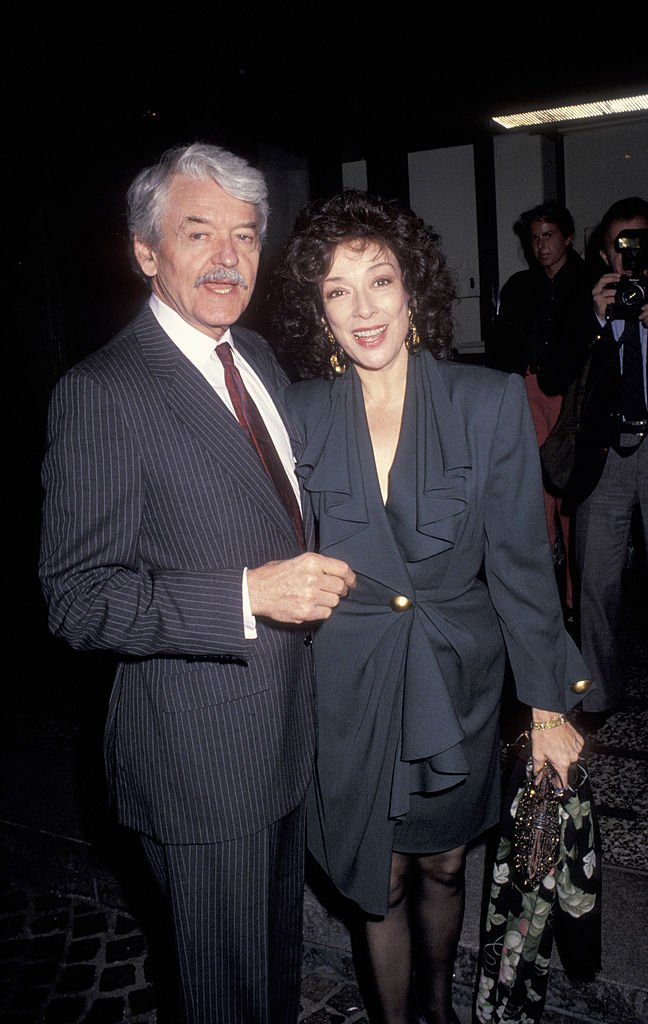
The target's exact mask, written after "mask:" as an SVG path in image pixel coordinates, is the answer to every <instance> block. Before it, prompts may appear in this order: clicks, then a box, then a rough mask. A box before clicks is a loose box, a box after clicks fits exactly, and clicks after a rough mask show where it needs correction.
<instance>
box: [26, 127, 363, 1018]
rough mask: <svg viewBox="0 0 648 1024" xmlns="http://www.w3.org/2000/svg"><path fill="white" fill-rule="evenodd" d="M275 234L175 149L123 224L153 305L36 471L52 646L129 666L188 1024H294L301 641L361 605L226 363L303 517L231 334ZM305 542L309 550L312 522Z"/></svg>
mask: <svg viewBox="0 0 648 1024" xmlns="http://www.w3.org/2000/svg"><path fill="white" fill-rule="evenodd" d="M266 217H267V193H266V187H265V183H264V180H263V178H262V176H261V175H260V173H259V172H258V171H256V170H254V169H252V168H250V167H249V166H248V165H247V164H246V163H245V161H243V160H241V159H240V158H238V157H236V156H234V155H233V154H230V153H227V152H226V151H224V150H221V149H218V148H217V147H213V146H208V145H204V144H194V145H193V146H190V147H186V148H185V147H178V148H176V149H174V150H171V151H169V152H168V153H167V154H165V155H164V156H163V158H162V160H161V161H160V163H159V164H157V165H156V166H154V167H151V168H147V169H146V170H145V171H143V172H142V173H141V174H140V175H138V177H137V178H136V179H135V181H134V182H133V184H132V186H131V188H130V190H129V226H130V230H131V236H132V241H133V249H134V254H135V258H136V260H137V264H138V266H139V268H140V270H141V272H142V274H143V275H144V276H145V277H146V279H147V280H148V281H149V282H150V285H151V298H150V301H149V303H148V304H147V306H146V308H145V309H144V311H143V312H142V313H141V314H140V316H139V317H138V318H137V319H136V320H135V321H134V322H133V323H131V324H130V325H129V326H128V327H127V328H126V329H125V330H124V331H122V332H121V333H120V334H119V335H118V336H117V337H116V338H114V339H113V340H112V341H111V342H110V343H109V344H108V345H106V346H105V347H104V348H103V349H101V350H99V351H98V352H96V353H95V354H94V355H92V356H90V357H89V358H88V359H86V360H84V361H83V362H82V363H81V364H79V365H78V366H76V367H74V368H73V369H72V370H70V371H69V372H68V373H67V374H66V375H65V376H64V377H63V378H62V380H61V381H60V382H59V384H58V385H57V387H56V389H55V391H54V394H53V397H52V402H51V407H50V418H49V443H48V451H47V454H46V457H45V461H44V467H43V481H44V487H45V507H44V519H43V538H42V552H41V579H42V583H43V588H44V592H45V594H46V597H47V599H48V603H49V609H50V625H51V628H52V630H53V631H54V632H55V633H56V634H58V635H60V636H63V637H64V638H65V639H66V640H67V641H68V642H69V643H70V644H72V645H73V646H74V647H76V648H79V649H83V650H85V649H92V648H95V649H97V648H99V649H111V650H113V651H116V652H117V653H118V654H119V655H120V665H119V668H118V672H117V676H116V679H115V684H114V688H113V692H112V696H111V702H110V709H109V713H108V722H107V729H106V758H107V768H108V775H109V782H110V790H111V793H112V796H113V800H114V803H115V806H116V809H117V814H118V817H119V820H120V821H121V822H122V823H123V824H124V825H126V826H128V827H130V828H132V829H135V830H136V831H137V832H138V833H139V834H140V836H141V837H142V843H143V846H144V850H145V853H146V855H147V858H148V861H149V863H150V865H151V867H152V869H153V871H154V873H155V875H156V878H157V880H158V882H159V884H160V886H161V888H162V891H163V893H164V896H165V897H166V900H167V904H168V907H169V910H170V915H171V921H172V925H173V933H174V935H175V937H176V953H177V963H178V969H179V978H180V984H179V990H180V997H179V1003H180V1008H179V1010H178V1017H179V1018H181V1019H182V1020H184V1021H187V1022H191V1024H198V1022H200V1024H217V1022H220V1024H238V1022H241V1024H243V1022H244V1024H252V1022H254V1024H282V1022H286V1024H288V1022H294V1021H295V1020H296V1018H297V1014H298V1006H299V978H300V964H301V915H302V891H303V801H304V795H305V791H306V788H307V785H308V782H309V779H310V775H311V765H312V758H313V746H314V713H313V693H312V678H311V661H310V650H309V647H308V639H309V638H308V634H307V633H306V629H307V627H308V624H309V623H311V622H315V621H317V620H321V619H324V618H327V617H328V616H329V615H330V614H331V611H332V610H333V608H334V607H335V606H336V605H337V603H338V602H339V600H340V599H341V598H343V597H344V596H345V594H346V593H347V591H348V588H349V587H350V586H352V585H353V583H354V576H353V573H352V572H351V570H350V569H349V567H348V566H347V565H346V564H345V563H343V562H340V561H338V560H336V559H330V558H324V557H321V556H319V555H316V554H314V553H313V552H310V551H305V550H304V544H303V538H301V539H300V537H299V536H298V534H297V532H296V530H295V526H294V523H293V520H291V517H290V515H289V512H288V511H287V507H286V504H285V503H284V502H283V501H282V500H281V498H280V496H279V492H278V490H277V488H276V487H275V486H274V485H273V483H272V481H271V479H270V477H269V476H268V473H267V472H266V470H265V469H264V466H263V465H262V463H261V460H260V458H259V456H258V455H257V453H256V451H255V450H254V448H253V447H252V445H251V444H250V442H249V440H248V436H247V435H246V433H245V432H244V429H242V426H241V425H240V424H239V422H237V419H236V418H235V406H234V404H233V402H232V399H231V398H230V392H229V391H228V388H227V386H226V384H227V382H226V377H225V369H224V367H223V365H222V364H221V359H220V358H219V357H218V356H217V353H216V351H215V349H216V347H217V346H218V345H220V344H226V343H228V344H229V346H230V350H231V352H232V356H233V361H234V364H235V366H236V368H237V369H238V370H239V372H240V375H241V377H242V379H243V381H244V384H245V387H246V388H247V391H248V393H249V395H251V396H252V399H253V401H254V403H255V404H256V406H257V407H258V410H259V412H260V413H261V416H262V419H263V421H264V423H265V426H266V427H267V430H268V432H269V434H270V436H271V439H272V442H273V445H274V448H275V449H276V453H277V455H278V456H279V458H280V459H281V462H282V464H283V467H284V469H285V472H286V477H287V479H288V482H289V486H290V487H292V488H293V489H294V491H295V495H296V496H297V497H298V491H297V488H296V484H295V477H294V473H293V471H292V469H293V448H294V445H295V443H296V442H295V439H293V438H291V436H290V425H289V424H287V423H286V421H285V419H284V413H283V407H282V405H281V389H282V387H283V384H284V383H285V379H284V377H283V374H282V373H281V370H280V369H279V367H278V365H277V363H276V362H275V360H274V358H273V356H272V353H271V351H270V349H269V347H268V345H267V344H266V343H265V342H264V341H263V339H261V338H260V337H259V336H258V335H256V334H254V333H252V332H251V331H247V330H244V329H242V328H238V327H236V326H234V325H235V324H236V321H237V320H238V318H239V317H240V315H241V313H242V312H243V310H244V309H245V308H246V306H247V304H248V302H249V299H250V296H251V293H252V289H253V288H254V283H255V279H256V273H257V268H258V263H259V253H260V247H261V240H262V236H263V232H264V228H265V223H266ZM289 497H290V495H289ZM304 532H305V536H306V546H308V541H309V539H310V536H311V532H312V524H311V521H310V518H309V515H308V513H306V516H305V521H304ZM299 533H301V530H299Z"/></svg>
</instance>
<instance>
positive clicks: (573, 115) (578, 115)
mask: <svg viewBox="0 0 648 1024" xmlns="http://www.w3.org/2000/svg"><path fill="white" fill-rule="evenodd" d="M638 110H648V93H646V94H644V95H643V96H626V97H625V98H623V99H618V100H592V101H590V102H589V103H575V104H573V105H572V106H569V107H551V108H550V109H547V110H531V111H529V112H528V113H524V114H500V115H499V116H498V117H493V118H492V120H493V121H495V122H496V123H497V124H499V125H502V127H503V128H529V127H531V126H532V125H535V124H554V123H555V122H556V121H577V120H580V119H582V118H586V117H607V116H609V115H610V114H628V113H632V112H634V111H638Z"/></svg>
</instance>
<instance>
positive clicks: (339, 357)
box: [322, 317, 349, 377]
mask: <svg viewBox="0 0 648 1024" xmlns="http://www.w3.org/2000/svg"><path fill="white" fill-rule="evenodd" d="M322 326H323V328H324V334H325V335H326V341H327V344H328V347H329V349H330V353H329V364H330V366H331V369H332V370H333V373H334V374H335V375H336V376H337V377H341V376H342V374H343V373H346V371H347V369H348V367H349V364H348V362H347V357H346V352H345V351H344V349H343V348H342V346H341V345H339V344H338V342H337V341H336V340H335V335H334V334H333V331H332V330H331V328H330V327H329V325H328V324H327V322H326V320H325V319H324V317H322Z"/></svg>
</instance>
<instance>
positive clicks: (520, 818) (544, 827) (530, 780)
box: [512, 761, 562, 890]
mask: <svg viewBox="0 0 648 1024" xmlns="http://www.w3.org/2000/svg"><path fill="white" fill-rule="evenodd" d="M561 793H562V788H561V786H560V779H559V777H558V775H557V774H556V771H555V769H554V767H553V765H552V764H551V763H550V762H549V761H547V762H545V765H544V768H543V769H542V771H541V772H540V775H539V776H538V777H535V778H534V775H533V767H532V766H530V767H529V768H527V783H526V786H525V787H524V790H523V792H522V794H521V796H520V799H519V801H518V806H517V810H516V813H515V823H514V826H513V851H512V854H513V856H512V869H513V877H514V881H515V883H516V885H518V886H519V887H520V889H523V890H528V889H533V888H534V887H535V886H536V885H539V884H540V882H541V881H542V880H543V878H546V876H547V875H548V874H549V872H550V871H551V869H552V868H553V867H554V865H555V863H556V858H557V855H558V846H559V843H560V803H559V797H560V795H561Z"/></svg>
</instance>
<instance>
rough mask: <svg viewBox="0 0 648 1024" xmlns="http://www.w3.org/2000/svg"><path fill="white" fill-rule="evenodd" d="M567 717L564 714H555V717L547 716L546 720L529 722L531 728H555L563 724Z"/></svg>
mask: <svg viewBox="0 0 648 1024" xmlns="http://www.w3.org/2000/svg"><path fill="white" fill-rule="evenodd" d="M566 721H567V719H566V718H565V716H564V715H556V717H555V718H548V719H547V721H546V722H531V728H532V729H557V728H558V726H559V725H564V724H565V722H566Z"/></svg>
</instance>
